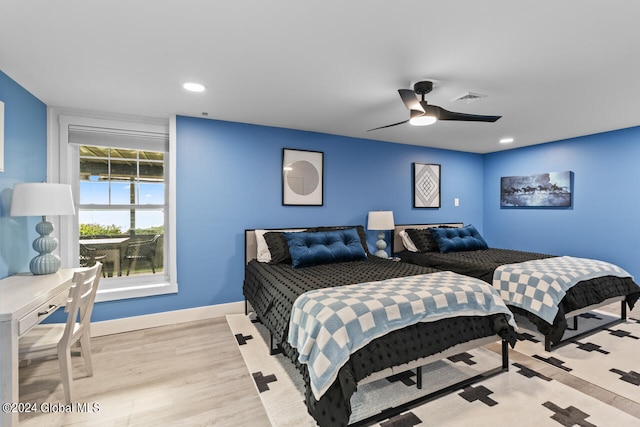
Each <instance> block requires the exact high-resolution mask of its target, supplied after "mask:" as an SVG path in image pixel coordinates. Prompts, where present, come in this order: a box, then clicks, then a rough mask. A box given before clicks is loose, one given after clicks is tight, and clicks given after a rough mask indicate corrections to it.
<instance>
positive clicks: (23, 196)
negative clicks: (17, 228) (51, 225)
mask: <svg viewBox="0 0 640 427" xmlns="http://www.w3.org/2000/svg"><path fill="white" fill-rule="evenodd" d="M75 213H76V211H75V208H74V206H73V196H72V195H71V186H70V185H68V184H54V183H47V182H24V183H20V184H16V185H15V186H14V187H13V196H12V198H11V212H10V215H11V216H46V215H75Z"/></svg>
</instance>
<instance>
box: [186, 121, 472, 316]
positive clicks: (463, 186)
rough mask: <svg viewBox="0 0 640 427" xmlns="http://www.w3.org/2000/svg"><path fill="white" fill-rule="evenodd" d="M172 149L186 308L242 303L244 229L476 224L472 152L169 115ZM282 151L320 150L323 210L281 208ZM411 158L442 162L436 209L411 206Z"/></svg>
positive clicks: (371, 234) (371, 237)
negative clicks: (379, 213)
mask: <svg viewBox="0 0 640 427" xmlns="http://www.w3.org/2000/svg"><path fill="white" fill-rule="evenodd" d="M177 146H178V153H177V156H178V157H177V169H178V171H177V175H178V180H177V209H178V212H177V234H178V242H177V245H178V248H177V249H178V250H177V252H178V258H177V262H178V282H179V286H180V294H182V293H185V294H186V295H188V297H185V299H186V300H188V301H185V302H187V304H188V305H190V306H198V305H208V304H219V303H225V302H233V301H239V300H241V299H242V291H241V287H242V278H243V263H244V252H243V250H244V230H245V229H247V228H271V227H286V226H314V225H339V224H363V225H366V218H367V212H368V211H370V210H379V209H383V210H393V211H394V216H395V220H396V222H397V223H416V222H431V221H445V220H451V219H452V218H455V220H460V221H465V222H474V223H476V224H478V225H479V226H481V225H482V184H481V183H482V167H483V162H482V156H480V155H476V154H468V153H460V152H454V151H447V150H436V149H430V148H424V147H416V146H409V145H398V144H392V143H386V142H378V141H371V140H363V139H354V138H346V137H339V136H334V135H327V134H320V133H313V132H303V131H296V130H291V129H282V128H273V127H265V126H255V125H247V124H241V123H232V122H222V121H216V120H206V119H199V118H189V117H178V120H177ZM283 148H294V149H302V150H314V151H322V152H323V153H324V174H325V176H324V178H325V179H324V206H320V207H311V206H306V207H299V206H282V196H281V191H282V190H281V186H282V178H281V165H282V149H283ZM414 161H420V162H429V163H440V164H442V181H443V187H442V194H443V207H442V208H441V209H413V208H412V199H411V194H412V189H411V180H412V169H411V164H412V162H414ZM454 197H459V198H460V199H461V206H460V207H458V208H455V207H453V198H454ZM369 234H370V235H369V236H368V237H369V242H370V245H371V246H373V243H374V242H375V240H376V239H375V233H374V232H370V233H369Z"/></svg>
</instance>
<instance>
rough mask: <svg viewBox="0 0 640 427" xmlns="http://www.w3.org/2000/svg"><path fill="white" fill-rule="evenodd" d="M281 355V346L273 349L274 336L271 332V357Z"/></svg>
mask: <svg viewBox="0 0 640 427" xmlns="http://www.w3.org/2000/svg"><path fill="white" fill-rule="evenodd" d="M280 353H282V348H281V347H280V345H277V346H276V347H275V348H274V347H273V334H272V333H271V332H269V355H270V356H274V355H276V354H280Z"/></svg>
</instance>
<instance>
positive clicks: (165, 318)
mask: <svg viewBox="0 0 640 427" xmlns="http://www.w3.org/2000/svg"><path fill="white" fill-rule="evenodd" d="M238 313H244V302H243V301H238V302H231V303H228V304H217V305H208V306H205V307H196V308H189V309H185V310H175V311H166V312H163V313H154V314H147V315H144V316H134V317H125V318H122V319H114V320H104V321H101V322H91V336H92V337H99V336H103V335H111V334H119V333H121V332H130V331H137V330H140V329H148V328H155V327H158V326H166V325H173V324H176V323H183V322H193V321H196V320H204V319H212V318H214V317H220V316H226V315H227V314H238Z"/></svg>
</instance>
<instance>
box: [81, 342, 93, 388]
mask: <svg viewBox="0 0 640 427" xmlns="http://www.w3.org/2000/svg"><path fill="white" fill-rule="evenodd" d="M80 348H81V349H82V357H83V358H84V367H85V369H86V370H87V376H88V377H92V376H93V363H92V361H91V337H90V336H89V334H88V331H87V333H85V334H83V335H82V338H80Z"/></svg>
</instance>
